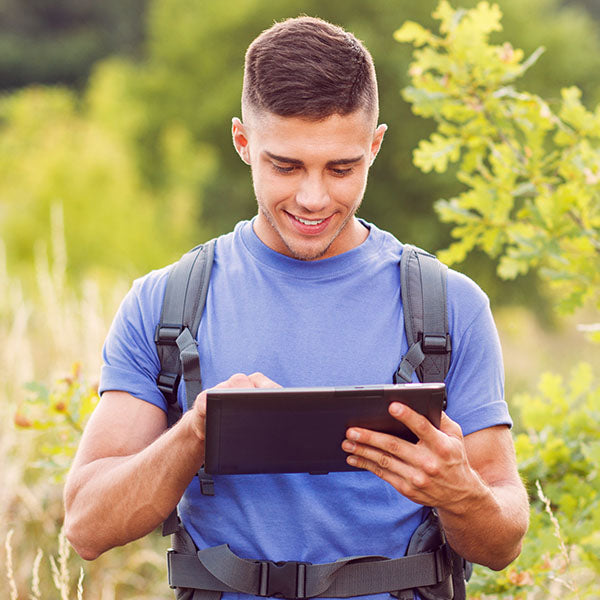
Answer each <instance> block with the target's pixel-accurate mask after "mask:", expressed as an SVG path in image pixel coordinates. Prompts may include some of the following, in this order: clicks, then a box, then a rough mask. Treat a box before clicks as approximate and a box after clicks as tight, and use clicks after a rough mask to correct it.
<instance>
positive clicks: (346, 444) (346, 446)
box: [342, 440, 356, 452]
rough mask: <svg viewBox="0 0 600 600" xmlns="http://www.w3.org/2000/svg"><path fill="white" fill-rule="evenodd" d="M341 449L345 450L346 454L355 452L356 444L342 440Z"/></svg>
mask: <svg viewBox="0 0 600 600" xmlns="http://www.w3.org/2000/svg"><path fill="white" fill-rule="evenodd" d="M342 448H343V449H344V450H346V452H354V451H355V450H356V444H355V443H354V442H350V441H348V440H344V443H343V444H342Z"/></svg>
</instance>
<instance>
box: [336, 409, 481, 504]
mask: <svg viewBox="0 0 600 600" xmlns="http://www.w3.org/2000/svg"><path fill="white" fill-rule="evenodd" d="M390 414H391V415H392V416H393V417H394V418H396V419H397V420H398V421H400V422H401V423H403V424H404V425H406V427H408V428H409V429H410V430H411V431H412V432H413V433H414V434H415V435H416V436H417V437H418V438H419V441H418V442H417V443H416V444H413V443H411V442H407V441H405V440H402V439H400V438H397V437H394V436H392V435H388V434H385V433H379V432H376V431H370V430H367V429H360V428H356V427H353V428H351V429H349V430H348V431H347V439H346V440H345V441H344V443H343V444H342V448H343V449H344V450H345V451H346V452H349V453H351V456H349V457H348V463H349V464H351V465H352V466H355V467H359V468H361V469H366V470H368V471H371V472H373V473H374V474H375V475H377V476H378V477H381V478H382V479H384V480H385V481H387V482H388V483H390V484H391V485H392V486H393V487H395V488H396V489H397V490H398V491H399V492H400V493H401V494H402V495H404V496H406V497H407V498H409V499H410V500H412V501H413V502H416V503H418V504H422V505H424V506H436V507H442V506H443V507H447V508H448V509H451V507H453V506H457V507H464V505H465V502H466V501H467V500H468V498H469V497H470V496H472V495H473V491H474V490H475V489H477V487H478V486H481V479H480V478H479V476H478V475H477V473H476V472H475V471H474V470H473V469H472V468H471V466H470V465H469V461H468V458H467V453H466V450H465V445H464V440H463V435H462V430H461V428H460V426H459V425H458V424H457V423H455V422H454V421H452V419H450V418H449V417H448V416H447V415H446V414H445V413H442V418H441V423H440V429H437V428H436V427H434V426H433V425H432V424H431V423H430V422H429V420H428V419H427V418H426V417H424V416H423V415H420V414H418V413H417V412H415V411H413V410H411V409H410V408H409V407H407V406H405V405H404V404H401V403H399V402H394V403H392V404H391V405H390Z"/></svg>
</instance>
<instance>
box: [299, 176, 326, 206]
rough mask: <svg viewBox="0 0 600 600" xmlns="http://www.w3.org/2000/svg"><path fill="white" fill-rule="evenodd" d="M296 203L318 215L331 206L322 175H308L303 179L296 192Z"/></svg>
mask: <svg viewBox="0 0 600 600" xmlns="http://www.w3.org/2000/svg"><path fill="white" fill-rule="evenodd" d="M296 202H297V204H298V205H299V206H301V207H302V208H304V209H305V210H306V211H307V212H311V213H318V212H319V211H321V210H323V209H324V208H325V207H326V206H327V205H328V204H329V202H330V199H329V192H328V190H327V186H326V185H325V181H323V176H322V174H321V173H307V174H306V175H305V176H304V177H303V178H302V181H301V183H300V187H299V188H298V191H297V192H296Z"/></svg>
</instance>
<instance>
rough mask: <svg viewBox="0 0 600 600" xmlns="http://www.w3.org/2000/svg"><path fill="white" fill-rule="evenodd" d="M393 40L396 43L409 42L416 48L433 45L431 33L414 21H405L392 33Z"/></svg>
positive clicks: (433, 40)
mask: <svg viewBox="0 0 600 600" xmlns="http://www.w3.org/2000/svg"><path fill="white" fill-rule="evenodd" d="M394 39H395V40H396V41H397V42H411V43H412V44H413V45H415V46H417V47H419V46H424V45H425V44H427V43H429V44H435V36H433V35H432V33H431V31H429V30H428V29H425V27H423V26H422V25H419V24H418V23H415V22H414V21H406V22H405V23H404V25H402V27H400V29H397V30H396V31H394Z"/></svg>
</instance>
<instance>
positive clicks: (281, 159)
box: [265, 150, 364, 167]
mask: <svg viewBox="0 0 600 600" xmlns="http://www.w3.org/2000/svg"><path fill="white" fill-rule="evenodd" d="M265 154H266V155H267V156H268V157H269V158H272V159H273V160H276V161H277V162H282V163H287V164H289V165H298V166H303V165H304V162H303V161H301V160H298V159H297V158H288V157H287V156H279V155H277V154H273V153H272V152H269V151H268V150H265ZM363 158H364V154H361V155H360V156H357V157H356V158H338V159H336V160H330V161H329V162H328V163H327V165H326V166H327V167H332V166H335V165H351V164H354V163H357V162H360V161H361V160H362V159H363Z"/></svg>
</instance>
